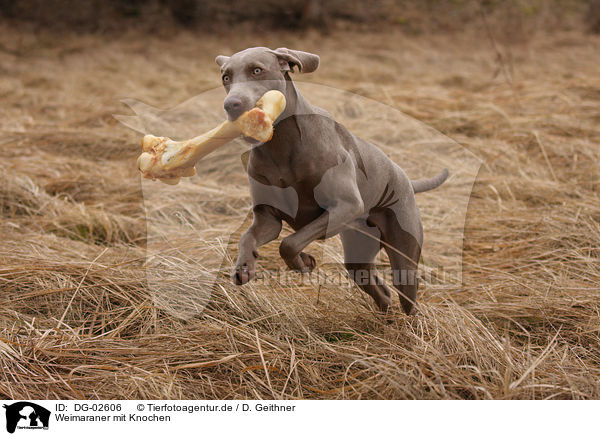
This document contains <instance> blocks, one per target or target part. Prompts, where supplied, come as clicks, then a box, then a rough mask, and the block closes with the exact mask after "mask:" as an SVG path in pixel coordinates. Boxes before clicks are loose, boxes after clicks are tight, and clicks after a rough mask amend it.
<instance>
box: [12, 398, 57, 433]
mask: <svg viewBox="0 0 600 436" xmlns="http://www.w3.org/2000/svg"><path fill="white" fill-rule="evenodd" d="M3 407H4V408H5V409H6V431H8V432H9V433H14V432H15V430H16V429H17V428H19V429H29V430H33V429H44V430H47V429H48V422H49V421H50V411H49V410H48V409H45V408H43V407H42V406H38V405H37V404H35V403H30V402H29V401H19V402H17V403H13V404H10V405H6V404H5V405H4V406H3Z"/></svg>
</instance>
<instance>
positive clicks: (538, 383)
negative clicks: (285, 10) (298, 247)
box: [0, 28, 600, 399]
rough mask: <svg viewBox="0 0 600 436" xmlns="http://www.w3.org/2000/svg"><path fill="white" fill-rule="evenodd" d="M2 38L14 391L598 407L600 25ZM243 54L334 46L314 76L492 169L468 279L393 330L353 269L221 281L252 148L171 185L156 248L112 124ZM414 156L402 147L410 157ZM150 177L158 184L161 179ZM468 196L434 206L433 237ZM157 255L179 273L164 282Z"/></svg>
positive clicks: (242, 208)
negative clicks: (316, 277) (329, 281)
mask: <svg viewBox="0 0 600 436" xmlns="http://www.w3.org/2000/svg"><path fill="white" fill-rule="evenodd" d="M0 39H1V40H2V45H1V46H0V47H3V49H2V51H0V75H1V77H2V80H1V81H0V95H1V96H2V106H1V107H0V115H1V116H0V131H1V133H2V135H1V139H0V148H1V155H2V156H3V158H2V161H0V171H1V172H0V177H1V181H0V206H1V207H0V210H1V213H2V215H1V221H0V238H1V240H2V247H1V248H0V286H1V289H2V292H1V295H0V301H1V303H2V304H1V305H0V329H1V332H2V333H1V336H0V339H1V341H0V356H1V358H2V370H1V373H0V395H1V396H2V397H6V398H48V399H55V398H61V399H76V398H88V399H95V398H103V399H107V398H163V399H166V398H172V399H199V398H219V399H241V398H263V399H267V398H283V399H290V398H328V399H340V398H364V399H368V398H385V399H391V398H396V399H402V398H411V399H414V398H430V399H435V398H477V399H485V398H496V399H499V398H507V399H508V398H510V399H525V398H536V399H541V398H577V399H584V398H596V399H598V398H600V389H599V387H598V386H600V346H599V332H600V327H599V325H600V292H599V291H600V287H599V285H598V283H600V262H599V258H600V249H599V247H600V201H599V193H600V180H599V176H598V175H599V173H600V172H599V170H600V164H599V162H600V147H599V145H600V127H599V123H600V115H599V114H600V86H599V83H598V77H600V65H599V64H598V62H597V59H598V51H599V50H600V39H598V38H595V39H592V37H589V36H584V35H582V34H578V33H556V34H553V35H551V36H550V35H538V36H536V37H535V38H533V39H530V40H527V41H525V42H519V43H518V44H517V43H515V44H514V45H511V46H505V45H502V44H500V45H498V46H497V47H496V49H494V48H493V47H492V44H491V42H490V41H489V40H488V39H487V36H486V35H481V34H470V33H468V32H467V33H466V34H465V35H463V36H457V35H455V36H453V37H451V38H450V37H448V36H438V37H424V36H421V37H418V38H416V37H412V38H411V37H404V36H402V35H400V34H391V35H390V34H387V35H378V34H366V35H348V34H340V33H336V34H333V35H331V36H329V37H327V38H326V39H324V40H322V39H320V38H319V37H318V36H317V35H314V34H311V33H309V34H304V35H295V34H273V35H268V36H267V37H265V39H263V40H261V39H259V38H257V37H256V36H251V35H234V36H231V37H227V38H217V37H209V36H202V37H198V36H193V35H191V34H184V33H182V34H175V35H168V36H163V37H160V38H159V37H146V36H145V37H141V36H140V35H139V34H125V35H121V36H119V37H114V36H113V37H108V36H105V37H102V36H83V37H74V36H73V37H70V36H61V37H55V36H51V35H47V34H44V33H41V34H37V35H36V34H33V33H26V32H23V31H17V29H10V28H8V29H6V28H5V29H3V30H2V33H1V34H0ZM349 40H351V41H352V47H349V46H348V45H347V44H348V41H349ZM248 45H269V46H274V47H278V46H290V47H296V48H301V49H304V50H309V51H311V50H312V51H315V52H318V53H319V54H320V55H321V56H322V67H321V69H320V70H319V71H318V72H317V73H316V74H315V75H314V76H313V77H308V78H307V80H312V81H318V82H319V83H322V84H326V85H330V86H334V87H336V88H340V89H348V90H350V91H353V92H355V93H358V94H361V95H364V96H367V97H370V98H373V99H375V100H378V101H381V102H383V103H385V104H388V105H391V106H394V107H396V108H398V109H400V110H402V111H403V112H404V113H406V114H408V115H410V116H412V117H414V118H417V119H420V120H422V121H424V122H425V123H427V124H429V125H431V126H433V127H434V128H436V129H438V130H439V131H441V132H443V133H445V134H447V135H449V136H450V137H452V138H453V139H455V140H457V141H458V142H460V143H461V144H462V145H464V146H465V147H466V148H467V149H469V150H470V151H471V152H473V153H474V154H475V155H476V156H478V157H479V158H481V159H482V160H483V161H484V164H483V166H482V168H481V171H480V172H479V175H478V177H477V181H476V183H475V186H474V190H473V195H472V197H471V200H470V203H469V208H468V214H467V221H466V228H465V246H464V253H463V256H464V277H463V279H464V282H463V283H462V285H461V284H455V283H445V284H442V286H435V285H433V284H429V283H427V284H425V286H423V287H422V290H421V293H420V311H421V312H420V314H419V315H418V316H415V317H405V316H403V315H398V316H397V317H396V318H395V319H394V320H393V321H392V322H390V323H388V322H386V321H385V320H384V319H382V317H381V316H380V315H379V314H377V313H376V311H374V310H373V308H372V305H371V303H370V301H369V300H368V299H367V298H365V297H364V296H363V295H362V294H361V292H360V291H358V290H357V289H356V288H354V287H352V286H350V285H349V284H348V283H347V282H345V284H343V286H339V287H335V286H329V287H328V286H324V287H322V288H318V289H316V288H315V286H312V285H311V284H310V283H306V282H303V281H302V278H301V277H300V276H299V275H291V282H290V283H287V284H286V285H280V284H277V283H276V282H272V283H270V284H268V285H266V284H264V283H263V284H261V283H255V284H251V285H247V286H245V287H243V288H238V287H235V286H234V285H232V284H231V283H230V282H229V280H228V279H227V277H225V275H224V274H219V275H218V278H217V280H216V282H214V283H213V280H212V278H213V277H214V275H215V274H216V273H218V272H219V271H227V270H228V269H229V268H230V267H231V262H232V261H231V258H232V257H234V256H235V248H231V247H232V246H233V245H234V244H233V243H234V242H235V236H234V237H233V238H232V240H231V241H229V242H228V239H229V235H230V234H231V232H232V229H234V230H235V229H238V228H239V226H240V225H241V223H242V222H244V220H245V219H246V214H247V212H248V208H247V207H248V204H249V202H248V192H247V189H246V188H245V182H244V174H243V172H242V169H241V165H240V164H239V162H236V161H235V160H233V159H231V160H224V161H223V160H219V159H217V158H213V159H212V160H210V159H209V160H207V162H206V164H205V165H206V166H205V171H206V172H203V173H202V174H203V176H204V177H203V178H202V179H200V178H196V179H194V180H195V181H194V182H190V183H188V184H183V185H180V186H179V187H178V188H176V189H174V190H173V189H172V188H171V191H169V192H170V194H169V201H168V202H165V203H164V204H161V205H159V206H160V208H159V209H160V210H156V209H155V210H153V211H152V214H153V215H152V216H155V217H158V218H160V219H159V221H160V225H161V226H162V227H161V232H163V237H164V236H166V239H165V238H163V239H155V240H148V241H146V222H145V216H146V215H145V210H144V207H143V203H142V198H143V196H142V189H144V191H145V192H144V194H146V193H147V192H146V188H145V187H144V188H142V186H141V185H140V180H139V176H138V174H136V171H135V165H134V162H135V158H136V155H137V153H138V151H139V150H138V146H137V144H138V143H139V134H137V133H136V132H133V131H131V130H129V129H127V128H125V127H124V126H122V125H121V124H119V123H118V122H117V121H116V120H115V119H114V118H113V117H112V114H113V113H125V112H126V110H125V109H124V108H123V107H122V106H121V104H120V103H119V100H120V99H122V98H126V97H134V98H137V99H140V100H143V101H145V102H147V103H149V104H152V105H155V106H157V107H162V108H169V107H172V106H173V105H175V104H178V103H180V102H182V101H184V100H186V99H187V98H189V97H190V96H193V95H196V94H199V93H200V92H201V91H203V90H206V89H209V88H212V87H214V86H215V85H216V83H217V81H218V77H217V71H216V68H215V66H214V64H213V61H212V60H213V58H214V56H215V55H216V54H218V53H231V52H233V51H235V50H237V49H241V48H243V47H244V46H248ZM499 59H500V60H499ZM379 128H381V129H383V132H382V135H384V136H385V135H386V134H387V133H390V132H388V131H386V130H385V129H390V128H391V127H387V126H385V125H384V126H381V127H379ZM358 133H361V132H360V131H359V132H358ZM401 147H402V145H401V144H397V145H395V146H393V145H389V144H388V145H386V147H385V149H386V151H387V152H388V153H389V154H390V155H391V156H392V157H393V158H394V159H395V160H397V161H398V163H399V164H401V165H402V164H403V162H402V156H403V153H402V148H401ZM443 159H444V160H445V162H446V163H447V164H448V166H449V167H450V169H451V170H452V169H453V168H460V167H461V166H462V165H463V162H461V161H460V159H459V158H457V157H455V156H448V157H444V158H443ZM453 159H454V160H453ZM154 186H157V185H154ZM154 186H153V187H152V188H151V189H152V190H153V191H152V192H150V191H148V194H151V193H154V194H156V193H161V192H166V191H160V189H164V188H162V187H161V188H154ZM452 192H453V191H452V185H449V187H448V188H446V190H445V191H444V190H443V189H440V190H439V191H436V192H434V193H431V194H425V195H423V196H420V197H419V200H418V201H419V204H420V206H421V207H422V210H423V216H424V224H425V233H426V236H427V237H428V238H429V239H430V240H432V241H433V242H432V247H433V248H435V247H437V248H438V249H440V247H441V248H443V244H444V241H445V239H444V234H445V229H446V227H445V225H446V224H444V223H443V222H439V221H437V218H436V217H437V216H438V212H439V211H440V210H445V209H447V208H449V207H450V206H452V202H453V199H452ZM191 194H194V195H198V196H199V198H201V200H202V201H201V202H200V203H199V204H196V203H193V204H192V203H191V202H189V200H188V199H189V195H191ZM149 198H150V197H148V196H146V207H150V206H153V207H154V206H156V205H155V204H154V203H152V202H149V201H148V200H149ZM186 200H188V201H187V202H186ZM173 205H177V207H179V209H178V210H181V209H183V210H184V211H185V212H186V215H185V219H182V218H181V217H179V216H178V217H174V216H173V210H174V209H170V208H172V207H174V206H173ZM187 224H192V225H194V224H195V225H197V226H200V227H202V229H203V230H197V237H198V238H197V239H196V240H193V241H190V240H189V239H188V238H183V237H178V234H179V231H180V229H181V228H182V226H183V227H184V226H186V225H187ZM428 235H429V236H428ZM161 244H162V245H161ZM186 244H187V245H186ZM147 245H148V246H147ZM183 247H185V248H186V249H185V250H184V249H183ZM433 248H432V249H428V251H427V252H428V253H430V255H431V256H437V251H436V250H434V249H433ZM146 249H148V250H149V252H150V254H151V255H152V256H153V257H151V258H150V260H149V261H148V262H146V254H147V252H146ZM313 249H314V248H313ZM323 249H324V250H325V251H326V250H328V249H329V248H327V247H325V248H323ZM186 250H187V251H186ZM331 250H335V243H334V245H333V248H331ZM173 253H175V254H173ZM186 253H187V257H186ZM189 253H192V254H193V258H191V257H190V256H189ZM262 254H263V257H262V259H261V266H262V267H263V268H264V269H267V270H268V269H275V268H279V267H280V266H282V261H281V260H280V259H279V258H278V256H277V245H276V244H275V243H273V244H270V245H269V246H267V247H264V249H263V250H262ZM331 255H332V256H333V257H334V258H335V256H336V254H335V253H331ZM160 256H162V257H161V261H165V259H167V257H168V256H171V257H170V259H171V261H172V264H173V265H174V267H176V268H179V270H178V271H179V273H178V274H179V275H178V276H176V277H177V280H173V278H172V277H171V278H169V277H166V276H165V277H163V278H162V279H161V280H159V281H157V282H156V283H151V281H152V280H150V281H149V279H148V278H147V277H146V274H145V268H148V265H150V264H151V261H152V259H156V258H157V257H160ZM440 256H441V257H439V258H438V259H437V261H438V262H440V263H442V264H444V263H445V262H452V261H457V260H458V261H459V260H460V258H459V257H458V258H457V256H460V253H458V254H456V253H454V252H449V254H447V255H440ZM215 259H218V262H217V264H215ZM222 259H225V260H224V261H222ZM211 262H212V263H211ZM221 263H222V265H221ZM159 264H160V261H159ZM324 268H325V267H324ZM326 268H334V267H333V266H331V265H330V266H326ZM182 279H183V280H182ZM208 288H210V289H208ZM157 289H159V290H160V289H164V290H165V295H166V297H165V298H166V300H165V301H162V302H161V301H160V298H159V297H160V294H157V293H156V290H157ZM207 290H210V292H211V299H210V302H209V304H208V307H207V308H206V310H204V311H198V313H195V314H194V316H191V317H190V316H177V307H176V305H177V304H178V303H177V297H178V296H180V297H181V303H180V304H181V305H182V307H184V309H185V310H186V311H187V312H186V314H187V315H189V313H190V310H189V309H190V308H192V309H193V307H195V306H194V304H201V303H202V302H198V301H197V300H195V299H194V298H190V299H189V300H188V299H186V298H187V296H189V295H194V292H196V293H197V292H200V293H202V292H206V291H207ZM173 293H175V295H173ZM173 296H175V298H172V297H173ZM192 312H193V310H192Z"/></svg>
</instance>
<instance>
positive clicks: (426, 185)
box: [410, 168, 450, 194]
mask: <svg viewBox="0 0 600 436" xmlns="http://www.w3.org/2000/svg"><path fill="white" fill-rule="evenodd" d="M448 174H450V173H449V172H448V168H444V170H443V171H442V172H441V173H439V174H438V175H437V176H435V177H432V178H431V179H419V180H411V181H410V182H411V183H412V186H413V190H414V191H415V194H417V193H419V192H425V191H431V190H432V189H435V188H437V187H438V186H440V185H441V184H442V183H444V182H445V181H446V179H447V178H448Z"/></svg>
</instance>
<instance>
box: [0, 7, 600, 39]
mask: <svg viewBox="0 0 600 436" xmlns="http://www.w3.org/2000/svg"><path fill="white" fill-rule="evenodd" d="M0 15H1V18H2V20H3V21H12V22H19V23H29V24H31V25H32V26H35V27H43V28H52V29H57V30H76V31H85V32H107V31H121V30H123V26H136V27H137V28H142V29H145V30H146V31H151V32H155V31H156V30H157V26H159V27H160V28H163V29H164V28H165V27H166V26H167V25H169V26H170V25H181V26H185V27H187V28H188V29H194V30H197V31H208V32H215V31H223V30H226V29H227V28H229V27H231V26H233V25H236V26H239V25H242V26H250V27H252V26H260V28H261V30H279V29H287V30H298V29H307V28H315V29H318V30H319V31H321V32H324V33H326V32H330V31H332V30H336V29H338V30H339V29H344V28H348V27H352V28H353V29H357V28H358V29H368V28H371V29H374V28H377V29H379V30H384V29H385V28H386V26H389V27H394V28H400V29H403V30H404V31H406V32H409V33H421V32H439V31H460V30H461V29H463V28H464V27H465V26H471V25H475V26H482V25H484V24H483V23H482V22H481V16H482V15H488V16H489V17H490V19H492V20H494V19H495V20H501V21H502V22H503V24H504V29H505V32H504V33H505V36H506V37H512V38H519V37H522V36H523V33H527V32H531V31H535V30H539V29H540V28H545V29H548V30H556V29H558V28H560V29H565V28H583V27H585V28H587V29H589V30H590V31H595V32H599V31H600V1H599V0H508V1H503V0H425V1H411V0H373V1H369V2H363V1H357V0H329V1H325V0H287V1H281V0H263V1H244V0H231V1H227V2H223V1H219V0H85V1H69V0H17V1H15V0H0ZM381 26H384V27H383V28H382V27H381Z"/></svg>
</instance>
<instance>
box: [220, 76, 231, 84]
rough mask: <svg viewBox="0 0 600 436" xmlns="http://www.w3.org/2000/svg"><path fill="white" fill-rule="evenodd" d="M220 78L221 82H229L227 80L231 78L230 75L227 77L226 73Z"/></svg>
mask: <svg viewBox="0 0 600 436" xmlns="http://www.w3.org/2000/svg"><path fill="white" fill-rule="evenodd" d="M222 79H223V83H229V81H230V80H231V78H230V77H229V76H228V75H227V74H225V75H224V76H223V77H222Z"/></svg>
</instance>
